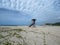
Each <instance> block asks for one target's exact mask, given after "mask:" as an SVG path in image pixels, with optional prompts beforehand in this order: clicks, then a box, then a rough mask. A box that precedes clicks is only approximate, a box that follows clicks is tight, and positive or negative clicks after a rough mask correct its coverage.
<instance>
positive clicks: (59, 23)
mask: <svg viewBox="0 0 60 45" xmlns="http://www.w3.org/2000/svg"><path fill="white" fill-rule="evenodd" d="M45 25H52V26H60V22H57V23H46V24H45Z"/></svg>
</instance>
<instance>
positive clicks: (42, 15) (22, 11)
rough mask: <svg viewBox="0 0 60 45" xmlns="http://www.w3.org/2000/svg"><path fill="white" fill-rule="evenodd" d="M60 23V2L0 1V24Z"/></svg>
mask: <svg viewBox="0 0 60 45" xmlns="http://www.w3.org/2000/svg"><path fill="white" fill-rule="evenodd" d="M33 18H35V19H37V21H36V24H38V25H40V24H43V23H48V22H49V23H55V22H60V0H0V24H14V25H15V24H16V25H27V24H30V21H31V19H33Z"/></svg>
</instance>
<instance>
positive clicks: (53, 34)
mask: <svg viewBox="0 0 60 45" xmlns="http://www.w3.org/2000/svg"><path fill="white" fill-rule="evenodd" d="M7 44H10V45H60V26H36V27H28V26H0V45H7Z"/></svg>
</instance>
